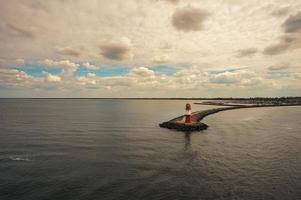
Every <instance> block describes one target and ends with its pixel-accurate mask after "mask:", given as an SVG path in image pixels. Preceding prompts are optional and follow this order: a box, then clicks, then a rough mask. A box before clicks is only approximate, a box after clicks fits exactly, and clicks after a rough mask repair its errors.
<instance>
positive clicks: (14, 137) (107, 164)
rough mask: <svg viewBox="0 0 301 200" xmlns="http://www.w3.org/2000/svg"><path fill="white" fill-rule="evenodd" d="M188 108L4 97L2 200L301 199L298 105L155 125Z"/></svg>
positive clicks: (170, 103)
mask: <svg viewBox="0 0 301 200" xmlns="http://www.w3.org/2000/svg"><path fill="white" fill-rule="evenodd" d="M187 102H190V103H194V102H197V101H196V100H191V101H189V100H185V101H183V100H118V99H116V100H109V99H0V200H202V199H204V200H211V199H222V200H228V199H229V200H230V199H231V200H232V199H237V200H249V199H250V200H259V199H260V200H270V199H271V200H272V199H273V200H274V199H275V200H276V199H277V200H278V199H279V200H300V199H301V106H294V107H271V108H268V107H266V108H248V109H238V110H229V111H224V112H220V113H217V114H213V115H210V116H208V117H206V118H205V119H204V120H203V122H204V123H206V124H207V125H209V128H208V129H207V130H205V131H201V132H193V133H184V132H178V131H174V130H169V129H164V128H160V127H159V126H158V124H159V123H161V122H164V121H167V120H169V119H172V118H174V117H177V116H179V115H182V114H183V113H184V111H185V110H184V109H185V104H186V103H187ZM214 107H216V106H208V105H195V104H192V109H193V111H198V110H205V109H210V108H214Z"/></svg>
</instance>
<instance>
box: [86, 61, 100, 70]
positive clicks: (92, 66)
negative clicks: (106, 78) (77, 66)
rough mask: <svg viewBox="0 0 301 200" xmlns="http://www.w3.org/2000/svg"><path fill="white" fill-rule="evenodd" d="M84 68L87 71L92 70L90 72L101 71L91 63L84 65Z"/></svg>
mask: <svg viewBox="0 0 301 200" xmlns="http://www.w3.org/2000/svg"><path fill="white" fill-rule="evenodd" d="M83 66H84V67H86V68H87V69H90V70H96V69H99V67H97V66H95V65H92V64H90V63H89V62H85V63H84V64H83Z"/></svg>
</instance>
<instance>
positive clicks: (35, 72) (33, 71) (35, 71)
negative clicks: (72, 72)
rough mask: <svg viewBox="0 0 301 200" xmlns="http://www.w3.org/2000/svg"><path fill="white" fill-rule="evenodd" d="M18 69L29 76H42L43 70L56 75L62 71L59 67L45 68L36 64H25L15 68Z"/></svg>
mask: <svg viewBox="0 0 301 200" xmlns="http://www.w3.org/2000/svg"><path fill="white" fill-rule="evenodd" d="M16 69H17V70H19V71H22V72H25V73H26V74H28V75H30V76H44V75H45V72H46V73H50V74H52V75H57V74H60V73H61V72H62V69H61V68H56V67H53V68H45V67H41V66H36V65H26V66H21V67H18V68H16Z"/></svg>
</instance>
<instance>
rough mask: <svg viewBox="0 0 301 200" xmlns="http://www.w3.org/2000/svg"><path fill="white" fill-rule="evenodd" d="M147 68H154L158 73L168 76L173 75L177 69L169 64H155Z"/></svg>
mask: <svg viewBox="0 0 301 200" xmlns="http://www.w3.org/2000/svg"><path fill="white" fill-rule="evenodd" d="M147 68H148V69H150V70H153V71H154V72H155V73H156V74H164V75H166V76H172V75H174V73H176V71H177V70H176V69H175V68H173V67H170V66H168V65H155V66H150V67H147Z"/></svg>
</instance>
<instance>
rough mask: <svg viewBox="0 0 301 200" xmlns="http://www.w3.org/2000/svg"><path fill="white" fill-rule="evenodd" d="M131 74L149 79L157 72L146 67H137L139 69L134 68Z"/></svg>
mask: <svg viewBox="0 0 301 200" xmlns="http://www.w3.org/2000/svg"><path fill="white" fill-rule="evenodd" d="M130 74H131V75H136V76H142V77H148V76H153V75H154V74H155V72H154V71H152V70H150V69H148V68H146V67H137V68H133V69H132V70H131V72H130Z"/></svg>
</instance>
